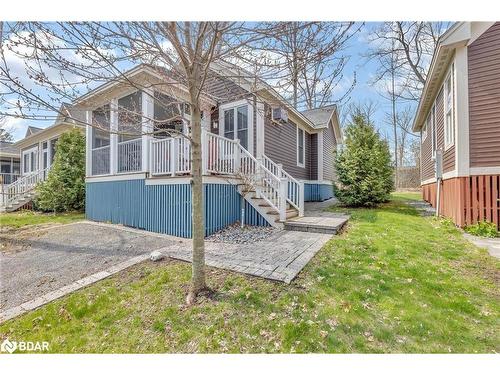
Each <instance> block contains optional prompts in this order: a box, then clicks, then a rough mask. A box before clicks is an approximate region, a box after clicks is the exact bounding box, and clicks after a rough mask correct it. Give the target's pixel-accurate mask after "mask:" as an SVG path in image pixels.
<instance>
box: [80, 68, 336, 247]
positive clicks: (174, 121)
mask: <svg viewBox="0 0 500 375" xmlns="http://www.w3.org/2000/svg"><path fill="white" fill-rule="evenodd" d="M232 69H235V68H234V67H232V66H216V67H215V68H213V72H212V73H213V74H211V76H210V78H209V79H208V80H207V82H206V86H205V87H206V89H205V92H204V93H203V95H202V97H201V106H202V128H203V131H202V160H203V182H204V201H205V226H206V234H207V235H209V234H211V233H213V232H215V231H217V230H219V229H221V228H223V227H225V226H227V225H230V224H233V223H235V222H237V221H239V220H240V219H241V211H242V208H244V221H245V222H246V223H248V224H253V225H272V226H281V225H283V222H284V221H286V220H287V219H288V218H291V217H293V216H301V215H303V211H304V201H309V200H318V201H319V200H325V199H328V198H330V197H332V195H333V192H332V181H333V180H334V178H335V173H334V171H333V151H334V150H335V148H336V145H337V144H338V143H341V142H342V134H341V130H340V126H339V120H338V113H337V109H336V107H335V106H328V107H324V108H320V109H315V110H311V111H305V112H300V111H298V110H297V109H295V108H293V107H292V106H291V105H290V104H289V103H287V102H286V101H285V100H284V99H283V98H282V97H281V96H280V95H279V94H278V93H277V92H276V91H275V90H274V89H273V88H272V87H270V86H268V85H267V84H265V83H263V82H260V81H258V82H255V80H250V79H245V78H242V76H241V75H240V74H237V72H234V70H232ZM124 76H125V77H126V80H127V82H128V83H127V84H123V83H122V82H123V81H121V80H120V79H117V80H110V81H109V82H107V83H105V84H103V85H101V86H99V87H98V88H96V89H95V90H92V91H90V92H89V93H87V94H86V95H84V96H83V97H81V98H79V99H78V100H77V101H76V102H75V103H74V105H75V106H78V107H79V108H85V109H86V119H87V122H88V124H91V125H88V126H87V130H86V142H87V145H86V148H87V153H86V175H87V176H86V215H87V218H88V219H91V220H96V221H109V222H113V223H120V224H124V225H127V226H131V227H136V228H142V229H146V230H150V231H155V232H161V233H166V234H171V235H175V236H181V237H191V185H190V171H191V160H190V158H191V156H190V144H189V141H188V139H187V138H185V137H183V136H182V135H183V134H189V132H190V108H189V106H188V105H186V104H185V103H186V102H187V101H188V97H189V96H188V91H187V89H186V87H185V86H184V85H182V84H180V83H178V82H177V81H175V79H173V78H172V75H171V74H170V73H169V72H168V71H165V70H164V69H160V68H158V67H154V66H149V65H140V66H137V67H135V68H133V69H131V70H129V71H128V72H126V73H124ZM230 77H238V78H237V79H235V78H230ZM130 82H133V83H134V84H132V85H131V84H130ZM134 86H135V88H134ZM137 87H140V88H141V89H140V90H139V89H137ZM160 99H161V100H160ZM165 102H167V103H170V102H172V103H177V104H176V105H175V106H172V107H173V108H176V110H172V109H169V108H165V104H164V103H165ZM123 113H132V114H133V115H132V116H128V118H127V116H125V117H124V116H122V114H123ZM134 129H135V130H134ZM137 129H139V131H138V130H137ZM168 131H170V133H168ZM173 131H175V132H177V133H176V134H172V132H173ZM125 133H126V134H125ZM242 180H246V181H250V183H251V185H252V186H251V190H252V191H251V192H250V193H245V191H242ZM242 196H244V197H243V198H242Z"/></svg>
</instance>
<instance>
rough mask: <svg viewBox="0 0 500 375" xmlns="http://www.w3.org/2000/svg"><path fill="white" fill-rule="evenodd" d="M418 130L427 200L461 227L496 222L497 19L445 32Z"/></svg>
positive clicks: (499, 125) (499, 176)
mask: <svg viewBox="0 0 500 375" xmlns="http://www.w3.org/2000/svg"><path fill="white" fill-rule="evenodd" d="M413 130H414V131H415V132H420V134H421V137H420V143H421V147H420V149H421V158H420V159H421V185H422V190H423V198H424V199H425V200H426V201H428V202H430V203H431V204H432V205H433V206H434V207H436V206H439V207H438V209H439V213H440V214H441V215H443V216H447V217H450V218H451V219H452V220H453V221H454V222H455V223H456V224H457V225H459V226H464V225H470V224H474V223H476V222H478V221H489V222H493V223H495V224H496V225H497V227H498V226H499V223H500V209H499V205H500V22H458V23H455V24H454V25H453V26H452V27H451V28H450V29H449V30H448V31H447V32H446V33H445V34H443V36H442V37H441V38H440V39H439V42H438V45H437V48H436V51H435V53H434V56H433V59H432V62H431V66H430V70H429V73H428V76H427V81H426V83H425V86H424V90H423V94H422V97H421V99H420V103H419V106H418V109H417V113H416V117H415V120H414V124H413ZM436 166H437V168H436ZM441 175H442V179H440V180H439V181H438V179H437V178H438V177H440V176H441ZM438 195H439V196H440V198H439V202H438Z"/></svg>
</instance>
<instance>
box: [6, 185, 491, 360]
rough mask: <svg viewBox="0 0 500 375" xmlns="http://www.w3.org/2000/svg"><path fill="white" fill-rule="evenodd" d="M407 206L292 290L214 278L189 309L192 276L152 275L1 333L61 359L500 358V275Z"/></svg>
mask: <svg viewBox="0 0 500 375" xmlns="http://www.w3.org/2000/svg"><path fill="white" fill-rule="evenodd" d="M408 197H412V195H405V194H398V195H397V196H395V197H394V200H393V201H392V202H391V203H389V204H386V205H384V206H383V207H381V208H378V209H372V210H368V209H356V210H351V211H350V212H351V214H352V218H351V221H350V224H349V228H348V231H347V232H346V233H344V234H342V235H340V236H337V237H334V238H333V239H332V240H331V241H330V242H328V243H327V244H326V245H325V247H324V248H323V249H322V250H321V251H320V252H319V253H318V254H317V256H316V257H315V258H314V259H313V260H312V261H311V263H310V264H309V265H308V266H307V267H306V268H305V270H304V271H303V272H302V273H301V274H300V275H299V278H298V279H297V280H295V281H294V282H293V283H292V285H284V284H281V283H275V282H270V281H266V280H262V279H258V278H252V277H246V276H242V275H239V274H236V273H231V272H225V271H221V270H214V269H210V271H209V273H208V278H209V281H210V285H211V286H212V287H213V289H214V290H215V292H214V293H213V294H212V295H209V296H207V297H204V298H201V300H200V301H199V303H198V304H197V305H195V306H193V307H191V308H187V307H185V306H184V304H183V303H184V298H185V294H186V290H187V288H188V283H189V277H190V265H189V264H186V263H182V262H173V261H172V262H161V263H155V264H152V263H143V264H141V265H138V266H136V267H134V268H132V269H131V270H129V271H128V272H124V273H122V274H120V275H117V276H116V277H113V278H110V279H107V280H104V281H103V282H100V283H98V284H96V285H94V286H91V287H88V288H86V289H84V290H82V291H80V292H77V293H74V294H73V295H70V296H68V297H66V298H63V299H61V300H59V301H56V302H55V303H51V304H50V305H48V306H46V307H44V308H42V309H40V310H38V311H35V312H31V313H29V314H27V315H25V316H22V317H20V318H18V319H15V320H13V321H11V322H7V323H6V324H3V325H2V326H0V336H1V339H3V338H5V337H9V338H10V339H12V340H45V341H48V342H49V343H50V348H51V350H52V351H53V352H236V353H239V352H286V353H289V352H347V353H351V352H404V353H407V352H445V353H448V352H486V353H491V352H498V351H500V332H499V323H500V321H499V318H500V316H499V311H500V299H499V290H500V288H499V283H498V280H499V276H500V272H499V271H500V263H499V262H498V261H497V260H495V259H493V258H491V257H489V256H488V255H487V253H486V252H485V251H483V250H479V249H478V248H476V247H474V246H473V245H471V244H469V243H468V242H466V241H465V240H464V239H463V237H462V235H461V234H460V233H459V231H458V230H456V229H455V228H454V227H452V226H451V225H450V224H449V222H447V221H438V220H436V219H434V218H423V217H420V216H419V215H418V213H417V212H416V211H415V210H414V209H413V208H409V207H407V206H406V205H404V200H405V199H409V198H408Z"/></svg>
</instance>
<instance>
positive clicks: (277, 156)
mask: <svg viewBox="0 0 500 375" xmlns="http://www.w3.org/2000/svg"><path fill="white" fill-rule="evenodd" d="M265 112H266V115H265V118H264V153H265V154H266V156H267V157H269V158H270V159H271V160H272V161H274V162H275V163H278V164H282V165H283V169H284V170H285V171H287V172H288V173H290V174H291V175H292V176H293V177H295V178H299V179H304V180H310V179H311V173H310V172H311V134H309V133H307V132H305V141H304V143H305V151H304V153H305V160H304V167H299V166H297V125H296V124H294V123H293V122H291V121H289V122H288V123H287V124H282V125H278V124H275V123H273V122H272V121H271V114H270V108H269V106H268V105H267V104H266V109H265Z"/></svg>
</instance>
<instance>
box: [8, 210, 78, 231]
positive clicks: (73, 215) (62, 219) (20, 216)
mask: <svg viewBox="0 0 500 375" xmlns="http://www.w3.org/2000/svg"><path fill="white" fill-rule="evenodd" d="M83 219H85V214H83V213H82V212H69V213H62V214H44V213H40V212H35V211H29V210H26V211H19V212H11V213H2V214H0V225H1V226H3V227H11V228H21V227H24V226H26V225H40V224H48V223H58V224H67V223H72V222H74V221H79V220H83Z"/></svg>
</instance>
